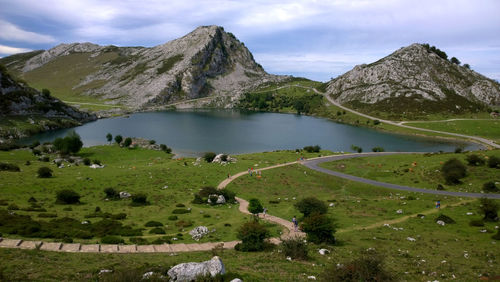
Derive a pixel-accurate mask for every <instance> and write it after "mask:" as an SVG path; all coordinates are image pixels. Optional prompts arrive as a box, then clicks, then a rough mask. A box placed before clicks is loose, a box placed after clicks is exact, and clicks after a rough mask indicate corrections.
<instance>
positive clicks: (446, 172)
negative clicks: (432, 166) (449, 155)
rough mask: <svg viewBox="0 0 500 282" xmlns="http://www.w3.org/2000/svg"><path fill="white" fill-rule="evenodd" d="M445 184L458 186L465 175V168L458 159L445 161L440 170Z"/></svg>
mask: <svg viewBox="0 0 500 282" xmlns="http://www.w3.org/2000/svg"><path fill="white" fill-rule="evenodd" d="M441 172H442V174H443V177H444V179H445V180H446V183H447V184H458V183H460V179H461V178H464V177H465V176H466V175H467V167H465V165H464V164H463V163H462V162H461V161H459V160H458V159H455V158H453V159H449V160H447V161H446V162H445V163H444V164H443V167H442V169H441Z"/></svg>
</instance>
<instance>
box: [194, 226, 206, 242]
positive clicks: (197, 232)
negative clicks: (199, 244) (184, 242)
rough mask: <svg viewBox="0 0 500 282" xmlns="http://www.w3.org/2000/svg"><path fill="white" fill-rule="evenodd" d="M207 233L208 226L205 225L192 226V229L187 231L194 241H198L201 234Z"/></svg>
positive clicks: (201, 236)
mask: <svg viewBox="0 0 500 282" xmlns="http://www.w3.org/2000/svg"><path fill="white" fill-rule="evenodd" d="M207 234H208V228H207V227H206V226H198V227H196V228H194V229H193V230H191V231H189V235H191V237H192V238H193V240H195V241H199V240H200V239H201V238H203V236H205V235H207Z"/></svg>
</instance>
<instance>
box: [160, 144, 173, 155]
mask: <svg viewBox="0 0 500 282" xmlns="http://www.w3.org/2000/svg"><path fill="white" fill-rule="evenodd" d="M160 150H162V151H164V152H165V153H167V154H170V153H171V152H172V149H171V148H169V147H167V145H165V144H160Z"/></svg>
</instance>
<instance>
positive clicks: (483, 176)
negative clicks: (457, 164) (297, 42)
mask: <svg viewBox="0 0 500 282" xmlns="http://www.w3.org/2000/svg"><path fill="white" fill-rule="evenodd" d="M470 154H477V155H479V156H481V158H483V159H484V160H485V161H487V158H488V157H491V156H497V157H498V156H500V150H492V151H479V152H472V153H460V154H454V153H442V154H438V153H436V154H408V155H391V156H377V157H363V158H354V159H348V160H340V161H335V162H328V163H323V164H321V165H320V166H322V167H324V168H328V169H331V170H335V171H339V172H343V173H347V174H351V175H356V176H360V177H364V178H368V179H373V180H377V181H381V182H388V183H395V184H401V185H406V186H412V187H419V188H426V189H432V190H435V189H437V186H438V185H439V184H441V185H443V186H444V187H445V189H446V190H449V191H460V192H475V193H479V192H481V191H482V187H483V184H484V183H485V182H489V181H494V182H499V181H500V171H499V170H498V169H496V168H489V167H488V166H487V165H482V166H469V165H467V176H466V177H465V178H463V179H461V181H462V183H461V184H457V185H446V184H445V179H444V178H443V176H442V174H441V167H442V166H443V163H444V162H446V161H447V160H449V159H452V158H457V159H459V160H460V161H462V162H463V163H464V164H467V161H466V160H465V158H466V156H467V155H470Z"/></svg>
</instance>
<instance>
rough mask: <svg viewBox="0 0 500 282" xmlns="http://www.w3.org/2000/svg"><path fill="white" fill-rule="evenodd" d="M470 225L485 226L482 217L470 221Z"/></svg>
mask: <svg viewBox="0 0 500 282" xmlns="http://www.w3.org/2000/svg"><path fill="white" fill-rule="evenodd" d="M469 225H470V226H475V227H482V226H484V222H483V221H482V220H481V219H473V220H471V221H470V222H469Z"/></svg>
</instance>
